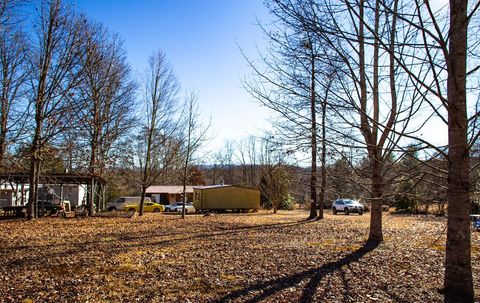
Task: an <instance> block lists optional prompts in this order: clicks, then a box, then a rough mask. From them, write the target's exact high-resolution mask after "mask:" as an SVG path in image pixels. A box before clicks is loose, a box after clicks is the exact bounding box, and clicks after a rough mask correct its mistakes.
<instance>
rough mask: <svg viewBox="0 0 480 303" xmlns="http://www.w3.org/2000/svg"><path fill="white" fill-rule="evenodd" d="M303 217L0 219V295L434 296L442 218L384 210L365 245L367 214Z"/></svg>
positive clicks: (107, 298)
mask: <svg viewBox="0 0 480 303" xmlns="http://www.w3.org/2000/svg"><path fill="white" fill-rule="evenodd" d="M307 215H308V214H307V213H306V212H301V211H295V212H280V213H278V214H276V215H273V214H268V213H255V214H223V215H215V216H209V217H204V216H201V215H189V216H187V217H186V219H185V220H181V219H180V217H179V216H174V215H171V216H167V215H163V214H148V215H146V216H143V217H133V218H122V217H107V216H106V217H96V218H81V219H66V220H63V219H60V218H42V219H39V220H37V221H35V222H28V221H0V244H1V246H0V257H1V260H2V263H1V265H0V301H1V302H26V303H33V302H87V301H88V302H179V301H180V302H181V301H183V302H227V301H229V302H246V301H252V302H253V301H255V302H319V301H320V302H321V301H323V302H377V301H378V302H419V301H425V302H441V301H443V296H442V295H441V294H440V293H439V291H438V290H439V289H440V288H441V287H442V283H443V262H444V254H445V235H444V231H445V225H446V220H445V219H443V218H440V219H439V218H433V217H422V216H418V217H413V216H394V215H386V216H385V218H384V223H385V224H384V235H385V241H384V242H383V243H382V244H380V245H379V246H378V247H367V246H365V245H364V244H365V240H366V237H367V236H368V226H369V216H368V215H364V216H344V215H338V216H331V215H327V216H326V218H325V220H321V221H314V222H306V221H304V218H306V217H307ZM479 234H480V233H473V234H472V265H473V269H474V277H475V279H474V281H475V283H476V284H475V287H476V289H479V288H480V284H479V283H480V282H479V281H480V279H479V272H480V262H479V261H480V252H479V247H480V239H479ZM477 296H478V293H477Z"/></svg>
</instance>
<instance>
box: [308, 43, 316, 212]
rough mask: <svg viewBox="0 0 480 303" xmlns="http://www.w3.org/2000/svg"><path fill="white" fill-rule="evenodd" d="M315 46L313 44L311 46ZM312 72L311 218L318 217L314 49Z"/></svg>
mask: <svg viewBox="0 0 480 303" xmlns="http://www.w3.org/2000/svg"><path fill="white" fill-rule="evenodd" d="M311 47H313V46H311ZM311 64H312V70H311V72H312V74H311V83H310V85H311V87H310V118H311V130H310V132H311V133H310V136H311V149H312V165H311V171H310V199H311V205H310V216H309V217H308V218H309V219H314V218H316V217H317V118H316V108H315V57H314V55H313V49H312V57H311Z"/></svg>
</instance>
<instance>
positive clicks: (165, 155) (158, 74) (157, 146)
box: [139, 51, 180, 215]
mask: <svg viewBox="0 0 480 303" xmlns="http://www.w3.org/2000/svg"><path fill="white" fill-rule="evenodd" d="M148 63H149V64H148V70H147V72H146V79H145V112H146V113H147V117H146V124H145V126H144V129H143V130H142V134H141V138H142V140H141V141H140V142H141V144H142V146H143V147H144V148H143V149H144V153H143V157H142V159H143V177H142V194H141V200H140V213H139V214H140V215H143V205H144V200H145V193H146V190H147V188H148V187H149V186H150V185H152V184H154V183H155V182H156V181H157V179H158V177H159V176H160V175H161V174H162V173H163V172H164V171H165V170H166V169H167V168H168V167H169V164H170V162H172V160H173V159H174V158H175V157H177V156H178V145H177V144H176V142H177V141H176V140H172V139H173V137H174V136H175V132H177V129H178V122H177V121H175V114H176V111H177V107H178V106H177V101H178V100H177V96H178V92H179V88H180V85H179V83H178V80H177V78H176V77H175V74H174V73H173V70H172V68H171V67H170V65H169V64H168V62H167V59H166V56H165V54H164V53H163V52H161V51H158V52H156V53H154V54H153V55H152V56H151V57H150V59H149V61H148Z"/></svg>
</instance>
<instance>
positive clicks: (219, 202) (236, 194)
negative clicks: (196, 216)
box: [193, 185, 260, 211]
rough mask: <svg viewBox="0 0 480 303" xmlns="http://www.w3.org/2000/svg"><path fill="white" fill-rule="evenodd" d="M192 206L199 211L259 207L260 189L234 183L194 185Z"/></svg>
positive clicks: (240, 209) (244, 209) (241, 209)
mask: <svg viewBox="0 0 480 303" xmlns="http://www.w3.org/2000/svg"><path fill="white" fill-rule="evenodd" d="M193 206H194V207H195V209H196V210H199V211H208V210H232V211H248V210H252V209H259V208H260V190H258V189H255V188H249V187H242V186H235V185H213V186H201V187H194V188H193Z"/></svg>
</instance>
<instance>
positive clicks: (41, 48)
mask: <svg viewBox="0 0 480 303" xmlns="http://www.w3.org/2000/svg"><path fill="white" fill-rule="evenodd" d="M39 14H40V15H39V16H38V19H37V22H36V25H35V26H36V29H37V31H36V39H37V40H36V43H35V44H34V47H32V48H31V56H32V60H31V70H32V75H31V90H32V94H33V95H32V97H31V100H32V101H31V106H32V108H33V111H34V120H35V123H34V126H33V137H32V143H31V146H30V181H29V182H30V193H29V202H30V208H29V211H28V214H29V218H34V217H36V207H35V205H36V201H37V187H38V180H39V175H40V173H41V164H42V161H43V150H44V148H45V147H46V146H47V145H48V144H49V143H51V142H52V141H53V140H54V139H55V137H56V136H57V135H58V134H59V133H61V132H62V131H63V130H64V129H65V128H66V127H67V126H68V125H69V124H70V122H71V121H72V120H73V119H74V118H75V117H77V115H78V109H79V108H80V107H81V106H79V104H78V103H77V104H76V103H75V101H77V100H78V99H75V96H76V94H75V89H76V88H78V85H79V83H80V80H81V74H82V66H81V62H82V61H83V51H84V50H83V48H82V45H83V43H82V42H83V41H82V40H83V37H84V25H85V21H84V20H82V18H80V17H79V16H77V15H76V14H75V13H74V12H73V11H72V10H71V9H69V8H68V7H67V6H66V5H64V4H63V3H62V1H61V0H52V1H42V2H41V6H40V8H39Z"/></svg>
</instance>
